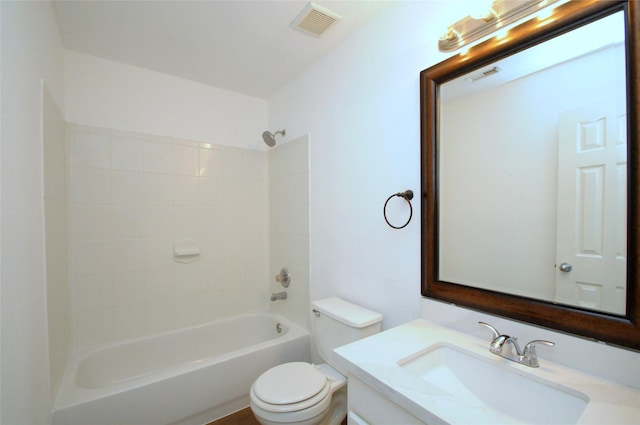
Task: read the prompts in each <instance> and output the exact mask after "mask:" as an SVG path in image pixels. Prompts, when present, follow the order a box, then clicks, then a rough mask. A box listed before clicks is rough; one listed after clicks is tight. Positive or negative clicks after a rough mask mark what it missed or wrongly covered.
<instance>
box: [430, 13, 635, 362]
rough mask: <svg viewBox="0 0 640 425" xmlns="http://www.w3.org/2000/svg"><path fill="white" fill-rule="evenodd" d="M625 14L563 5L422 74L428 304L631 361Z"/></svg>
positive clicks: (630, 34) (631, 163)
mask: <svg viewBox="0 0 640 425" xmlns="http://www.w3.org/2000/svg"><path fill="white" fill-rule="evenodd" d="M637 9H638V6H637V5H636V4H635V3H634V2H629V3H627V2H598V1H587V2H569V3H566V4H564V5H562V6H559V7H558V8H556V10H555V11H554V13H553V15H552V16H551V18H548V19H547V20H545V21H544V22H541V21H540V20H538V19H537V18H534V19H532V20H530V21H528V22H525V23H524V24H521V25H520V26H518V27H516V28H513V29H511V30H510V32H509V35H508V36H507V37H505V38H502V39H497V38H495V37H494V38H493V39H490V40H488V41H485V42H484V43H482V44H479V45H477V46H475V47H473V48H471V49H469V51H468V52H467V53H466V54H464V55H463V54H459V55H457V56H455V57H452V58H451V59H449V60H447V61H444V62H441V63H439V64H437V65H435V66H433V67H431V68H429V69H427V70H425V71H423V72H422V73H421V76H420V80H421V122H422V141H421V147H422V186H423V196H424V199H423V208H422V225H423V237H422V256H423V257H422V258H423V260H422V262H423V266H422V294H423V295H424V296H427V297H431V298H435V299H440V300H443V301H448V302H452V303H455V304H458V305H461V306H466V307H470V308H474V309H478V310H483V311H487V312H489V313H494V314H499V315H503V316H506V317H510V318H514V319H517V320H524V321H528V322H531V323H535V324H539V325H541V326H546V327H550V328H555V329H558V330H563V331H567V332H571V333H574V334H577V335H580V336H585V337H590V338H595V339H598V340H601V341H605V342H609V343H613V344H618V345H622V346H626V347H632V348H636V349H638V348H640V330H639V325H640V320H639V318H640V313H639V312H638V305H637V298H638V295H639V294H640V292H639V290H638V279H637V271H638V259H637V244H636V242H637V230H636V229H637V228H638V213H637V210H638V205H637V203H638V195H637V193H636V192H637V191H638V189H637V187H638V186H637V183H638V146H637V143H638V140H637V132H638V131H637V123H638V110H637V101H638V99H637V97H638V96H637V85H638V70H637V65H636V60H637V46H638V44H637V37H638V35H637V31H638V28H637V26H638V11H637ZM589 31H595V32H594V33H595V34H596V36H595V38H593V37H590V36H589V35H588V34H587V33H588V32H589ZM625 32H626V36H627V39H626V40H625ZM605 35H606V37H605ZM609 36H611V37H612V38H609ZM605 38H606V39H605ZM581 41H587V42H586V44H581ZM560 54H561V55H560ZM625 56H626V62H625ZM531 57H533V59H527V58H531ZM519 69H523V70H524V71H523V73H517V72H519V71H518V70H519ZM585 70H588V72H585ZM576 76H580V77H581V78H576ZM585 77H586V78H585ZM558 82H559V83H560V84H558ZM625 83H626V84H625ZM534 84H535V86H533V85H534ZM627 100H629V101H627ZM604 110H610V111H611V112H610V113H607V112H603V111H604ZM605 118H606V121H605ZM462 123H464V125H462ZM627 129H629V131H627ZM601 136H602V137H604V138H605V139H606V138H607V137H608V138H609V139H611V140H614V143H609V142H606V143H602V145H603V146H611V148H610V149H606V148H603V147H601V146H599V145H598V143H601V142H600V141H601V140H602V138H601ZM563 141H564V143H563ZM574 147H577V148H578V149H574ZM594 147H595V148H594ZM587 151H588V155H587V156H588V159H587V160H586V161H592V163H588V162H585V159H584V158H585V157H584V156H583V157H580V154H581V153H583V152H587ZM593 152H598V153H597V154H596V155H600V157H603V152H608V153H604V157H607V158H609V159H608V160H606V161H609V163H611V165H612V166H611V167H605V166H602V165H601V164H602V163H603V162H602V161H601V158H600V159H597V160H596V161H595V162H593V160H594V159H593V158H594V153H593ZM606 161H605V163H606ZM604 170H611V171H604ZM607 173H608V174H607ZM605 183H608V184H609V186H606V184H605ZM603 184H605V186H603ZM576 194H577V195H576ZM576 217H577V219H576ZM576 230H577V231H576ZM598 279H599V280H598Z"/></svg>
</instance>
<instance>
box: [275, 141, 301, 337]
mask: <svg viewBox="0 0 640 425" xmlns="http://www.w3.org/2000/svg"><path fill="white" fill-rule="evenodd" d="M269 211H270V212H269V217H270V238H269V241H270V246H271V255H270V262H271V267H270V269H271V272H272V274H273V275H274V276H275V275H276V274H277V273H278V272H279V271H280V269H281V268H282V267H286V268H287V269H288V270H289V273H290V274H291V284H290V285H289V287H288V288H286V289H285V288H283V287H282V286H281V285H280V284H279V283H276V282H275V279H273V277H272V281H271V282H272V286H271V289H272V291H273V292H278V291H287V295H288V298H287V300H286V301H275V302H273V303H271V304H272V311H274V312H277V313H280V314H282V315H283V316H285V317H287V318H289V319H291V320H293V321H294V322H296V323H298V324H299V325H302V326H304V327H306V328H307V329H309V327H310V324H309V135H305V136H302V137H299V138H297V139H295V140H292V141H291V142H288V143H285V144H282V145H277V146H276V147H275V148H273V149H271V150H270V151H269Z"/></svg>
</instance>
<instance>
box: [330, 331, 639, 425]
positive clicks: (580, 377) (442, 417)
mask: <svg viewBox="0 0 640 425" xmlns="http://www.w3.org/2000/svg"><path fill="white" fill-rule="evenodd" d="M489 342H490V341H489V338H487V340H481V339H479V338H476V337H473V336H470V335H466V334H463V333H461V332H458V331H456V330H452V329H449V328H446V327H443V326H440V325H437V324H435V323H431V322H429V321H426V320H423V319H419V320H415V321H412V322H409V323H406V324H403V325H400V326H397V327H395V328H392V329H389V330H387V331H384V332H381V333H379V334H376V335H373V336H370V337H368V338H365V339H362V340H360V341H357V342H354V343H351V344H348V345H345V346H342V347H339V348H337V349H335V350H334V360H335V361H336V363H337V364H338V365H339V366H341V368H343V369H345V370H346V371H347V372H348V373H350V374H352V375H353V376H355V377H356V378H358V379H360V380H361V381H363V382H364V383H366V384H368V385H369V386H371V387H372V388H373V389H374V390H376V391H377V392H378V393H380V394H382V395H383V396H384V397H386V398H387V399H389V400H391V401H393V402H394V403H396V404H397V405H399V406H400V407H402V408H403V409H404V410H406V411H408V412H409V413H411V414H412V415H414V416H415V417H417V418H418V419H420V420H421V421H423V422H425V423H429V424H430V425H432V424H434V425H435V424H468V423H474V424H479V423H487V424H489V423H491V424H494V423H496V417H495V415H489V414H488V413H487V412H486V411H483V409H482V408H479V407H477V406H476V407H473V406H469V405H468V404H462V403H460V401H459V400H457V399H456V398H455V397H448V396H446V395H445V394H443V393H442V392H439V391H434V388H433V386H432V385H429V383H428V382H425V380H423V379H421V378H419V377H418V376H415V375H414V374H411V373H409V372H407V371H406V370H405V369H404V368H403V367H401V366H400V365H399V364H398V362H399V361H400V360H402V359H406V358H408V357H410V356H412V355H415V354H416V353H418V352H421V351H424V350H425V349H426V348H428V347H431V346H434V345H436V344H441V343H446V344H449V345H453V346H456V347H460V348H461V349H463V350H464V351H466V352H469V353H473V355H474V356H475V357H476V358H481V359H483V360H486V361H489V362H495V364H497V365H500V366H502V367H505V368H507V369H508V370H510V371H513V372H515V373H517V374H519V375H521V376H530V377H533V378H534V379H536V378H535V377H537V378H538V380H540V379H542V380H547V381H552V382H554V383H556V384H559V385H561V386H563V387H566V388H568V389H570V390H573V391H576V392H577V393H582V394H584V395H586V396H587V398H588V404H587V406H586V408H585V409H584V411H583V413H582V415H581V416H580V417H579V419H578V422H577V423H578V424H598V425H600V424H609V425H622V424H635V425H638V424H640V391H639V390H637V389H634V388H631V387H627V386H623V385H620V384H617V383H615V382H610V381H606V380H603V379H601V378H598V377H594V376H590V375H588V374H586V373H584V372H581V371H578V370H574V369H571V368H568V367H565V366H562V365H558V364H554V363H552V362H550V361H546V360H545V358H544V349H539V350H538V358H539V362H540V367H538V368H531V367H528V366H524V365H520V364H518V363H515V362H513V361H510V360H507V359H504V358H502V357H499V356H497V355H495V354H492V353H490V352H489ZM545 348H547V347H545ZM549 349H553V348H549ZM585 355H588V353H585ZM513 391H514V394H517V391H518V388H513ZM540 408H541V409H545V406H540ZM503 423H516V422H513V421H510V420H509V418H503ZM550 423H553V421H552V420H551V421H550Z"/></svg>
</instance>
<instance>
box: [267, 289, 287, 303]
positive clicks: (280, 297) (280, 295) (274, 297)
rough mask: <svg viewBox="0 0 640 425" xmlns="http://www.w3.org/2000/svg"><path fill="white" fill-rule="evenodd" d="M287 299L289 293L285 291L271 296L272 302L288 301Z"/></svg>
mask: <svg viewBox="0 0 640 425" xmlns="http://www.w3.org/2000/svg"><path fill="white" fill-rule="evenodd" d="M286 299H287V293H286V292H285V291H282V292H274V293H273V294H271V301H275V300H286Z"/></svg>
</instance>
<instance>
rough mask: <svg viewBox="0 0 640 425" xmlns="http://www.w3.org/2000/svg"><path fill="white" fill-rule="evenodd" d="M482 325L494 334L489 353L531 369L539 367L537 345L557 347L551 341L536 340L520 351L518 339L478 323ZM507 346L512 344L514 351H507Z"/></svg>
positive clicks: (483, 323)
mask: <svg viewBox="0 0 640 425" xmlns="http://www.w3.org/2000/svg"><path fill="white" fill-rule="evenodd" d="M478 323H479V324H480V325H482V326H485V327H487V328H489V329H490V330H491V332H493V339H492V340H491V344H490V345H489V351H490V352H492V353H493V354H497V355H498V356H500V357H504V358H505V359H507V360H511V361H514V362H516V363H520V364H523V365H525V366H529V367H538V366H540V364H539V363H538V353H537V352H536V344H542V345H548V346H550V347H553V346H554V345H556V344H555V343H553V342H551V341H545V340H542V339H534V340H533V341H530V342H528V343H527V345H525V346H524V350H522V351H520V346H519V345H518V341H517V340H518V338H516V337H510V336H509V335H502V334H500V332H498V330H497V329H496V328H494V327H493V326H491V325H490V324H488V323H485V322H478ZM505 344H511V345H512V346H513V349H511V350H505V349H504V346H505Z"/></svg>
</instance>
